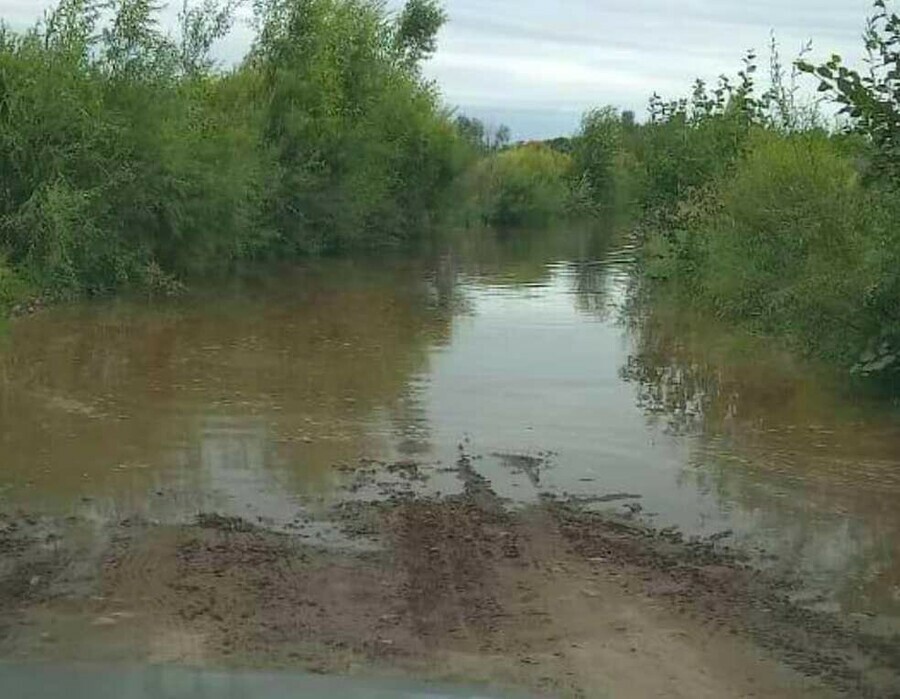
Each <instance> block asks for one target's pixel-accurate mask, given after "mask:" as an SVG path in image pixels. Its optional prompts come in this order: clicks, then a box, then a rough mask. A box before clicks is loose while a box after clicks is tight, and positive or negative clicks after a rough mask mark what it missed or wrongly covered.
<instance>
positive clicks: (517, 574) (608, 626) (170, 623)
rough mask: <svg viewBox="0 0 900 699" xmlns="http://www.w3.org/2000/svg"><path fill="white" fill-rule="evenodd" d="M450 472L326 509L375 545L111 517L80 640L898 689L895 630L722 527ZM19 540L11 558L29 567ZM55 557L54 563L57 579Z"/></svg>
mask: <svg viewBox="0 0 900 699" xmlns="http://www.w3.org/2000/svg"><path fill="white" fill-rule="evenodd" d="M388 468H389V467H388ZM406 470H410V471H412V470H413V469H412V468H411V467H408V466H407V467H406ZM455 470H456V473H457V475H458V477H459V479H460V481H461V483H462V486H463V487H462V492H461V493H459V494H456V495H450V496H444V497H417V496H414V495H413V494H412V493H411V492H410V490H409V489H406V488H403V487H393V489H390V488H389V489H388V492H386V493H385V494H386V495H387V496H388V499H387V500H381V501H375V502H344V503H342V504H340V505H338V506H336V507H335V508H334V510H333V512H332V517H333V521H334V523H335V524H337V525H339V526H340V527H341V528H343V529H344V530H345V532H347V533H348V534H349V535H350V536H356V537H373V536H374V537H375V538H376V539H377V540H378V542H380V544H381V548H380V549H377V550H374V551H354V550H336V549H328V548H327V547H325V546H324V545H322V544H320V545H313V544H311V543H310V541H309V539H305V538H303V536H302V535H301V534H297V533H291V534H286V533H279V532H274V531H270V530H267V529H265V528H263V527H259V526H256V525H253V524H250V523H248V522H246V521H244V520H242V519H239V518H229V517H223V516H220V515H217V514H214V513H210V514H204V515H200V516H199V517H197V519H196V521H195V522H194V523H193V524H191V525H186V526H176V525H171V526H164V525H151V524H148V523H146V522H142V521H138V520H134V521H131V520H126V521H123V522H120V523H119V525H118V526H117V527H116V534H115V536H114V537H113V540H112V544H111V545H110V547H109V549H108V550H107V551H106V555H105V564H104V565H103V566H102V570H100V571H99V574H98V579H97V581H95V584H93V585H91V586H89V587H85V588H84V594H85V596H87V595H88V594H91V595H94V594H95V592H96V590H99V591H100V594H99V595H96V596H95V597H91V598H90V599H83V600H82V601H81V602H77V600H76V603H77V604H81V605H82V607H83V609H84V611H85V614H86V626H85V635H84V638H85V639H88V638H91V639H92V642H93V643H94V644H95V646H96V644H103V643H106V644H109V643H114V642H116V641H128V642H129V643H131V644H132V646H133V649H132V652H133V654H134V657H135V659H137V660H151V661H154V662H177V663H187V664H199V665H212V666H220V665H225V666H242V667H272V666H277V667H287V668H302V669H304V670H307V671H315V672H324V673H340V674H347V673H351V674H352V673H360V672H362V673H365V674H378V673H388V674H396V673H401V674H407V675H413V676H416V677H422V678H432V679H444V680H463V681H465V682H484V683H489V684H499V685H501V686H504V687H512V688H525V689H529V690H533V691H539V692H542V693H546V694H550V695H552V696H571V697H580V696H604V695H613V696H617V697H625V698H626V699H627V698H630V697H635V698H637V697H646V696H660V695H662V696H672V697H685V698H686V699H687V698H688V697H690V699H696V698H700V697H709V699H719V697H729V696H748V695H751V694H755V695H757V696H770V697H812V696H816V697H827V696H832V689H834V690H837V691H839V692H843V693H844V694H845V695H847V694H848V695H850V696H859V697H878V698H879V699H880V698H881V697H895V696H897V692H896V691H895V690H896V689H897V688H898V687H900V682H898V681H897V679H898V678H900V658H898V657H897V656H898V651H900V645H893V644H892V643H891V639H881V640H879V639H872V638H868V637H865V636H864V635H862V634H860V633H859V632H858V631H856V630H854V629H852V628H849V627H847V626H845V625H841V624H839V623H838V622H837V621H835V620H834V619H832V618H831V617H828V616H827V615H817V614H814V613H812V612H809V611H807V610H804V609H802V608H801V607H799V606H798V605H795V604H793V603H791V602H790V598H789V594H790V586H788V585H786V584H784V583H783V582H782V581H778V580H775V579H770V578H768V577H767V576H765V575H764V574H761V573H758V572H756V571H753V570H751V569H749V568H747V567H745V566H744V564H743V563H742V562H741V561H740V560H739V559H737V558H736V557H734V556H732V555H730V554H728V553H727V552H725V551H723V550H722V548H721V547H720V546H718V545H717V544H716V543H715V542H712V541H706V542H685V541H683V540H681V538H680V537H679V536H678V535H677V534H675V533H672V532H666V531H654V530H651V529H649V528H647V527H644V526H642V525H640V524H639V523H637V522H635V521H620V520H616V519H612V518H611V516H609V515H605V514H598V513H595V512H592V511H590V509H589V507H588V506H587V505H585V504H584V503H579V502H574V501H562V500H557V499H554V498H551V497H549V496H547V497H543V498H542V499H541V500H540V501H539V502H538V503H536V504H534V505H531V506H524V507H520V508H510V507H507V505H506V503H504V501H503V500H502V499H501V498H499V497H498V496H497V494H496V493H495V491H494V490H493V487H492V485H491V483H490V482H489V481H488V480H487V479H485V478H484V477H483V476H482V475H481V474H480V473H479V472H478V470H477V469H476V461H475V460H474V459H473V458H472V457H470V456H469V455H467V454H466V453H465V452H464V451H461V452H460V454H459V457H458V459H457V462H456V464H455ZM416 473H417V474H418V470H417V469H416ZM25 538H26V539H27V537H25ZM4 541H5V539H4V538H3V531H0V546H3V545H6V544H4V543H3V542H4ZM10 545H11V544H10ZM16 545H17V546H21V545H23V544H21V543H20V544H16ZM28 546H30V544H29V545H28ZM28 546H25V548H24V549H22V550H21V551H19V552H18V553H17V554H16V555H17V556H20V559H17V560H19V561H20V562H21V563H23V564H24V565H28V564H30V563H33V564H38V563H39V562H40V561H41V560H42V559H41V558H40V557H39V556H37V555H36V554H35V553H33V552H32V553H28V551H32V549H30V548H28ZM34 550H36V549H34ZM22 570H26V568H23V569H22ZM55 570H56V572H55V573H54V572H52V571H51V572H50V573H48V578H51V579H52V578H53V576H54V575H57V576H63V577H64V575H65V569H64V568H57V569H55ZM17 579H21V576H19V578H17ZM60 582H61V581H59V580H50V581H49V582H48V585H49V584H50V583H52V584H53V585H56V586H58V584H59V583H60ZM62 582H64V581H62ZM41 584H43V583H41ZM38 587H39V586H38ZM21 588H22V586H21V585H19V586H18V587H15V586H13V587H10V588H9V589H10V590H12V593H11V594H10V595H8V597H7V598H6V600H5V601H6V602H8V604H6V606H3V605H0V623H2V622H3V621H8V620H9V619H12V618H13V611H14V610H15V611H17V612H18V611H20V610H25V611H27V609H28V608H29V607H30V606H33V604H34V603H35V601H36V600H35V597H34V596H33V595H32V594H30V590H23V589H21ZM70 602H71V601H70ZM40 603H41V604H43V605H47V604H50V607H49V609H50V611H52V610H53V607H52V604H51V601H48V599H46V598H45V597H42V599H41V600H40ZM97 619H101V620H102V619H105V620H110V628H106V626H101V627H99V628H94V627H93V626H92V623H93V622H95V621H96V620H97ZM126 620H127V621H126ZM103 634H107V635H106V636H104V635H103ZM117 634H118V635H117ZM79 640H80V639H79ZM95 646H92V644H91V643H79V644H78V645H77V646H73V647H72V648H70V649H69V652H70V653H71V655H72V657H73V658H76V659H80V658H82V657H85V654H88V653H89V652H90V649H91V648H92V647H95ZM763 649H765V650H763ZM785 665H789V666H791V667H793V668H795V669H796V672H794V671H789V670H787V669H786V668H785ZM808 678H812V679H808ZM823 682H824V683H827V686H826V684H823Z"/></svg>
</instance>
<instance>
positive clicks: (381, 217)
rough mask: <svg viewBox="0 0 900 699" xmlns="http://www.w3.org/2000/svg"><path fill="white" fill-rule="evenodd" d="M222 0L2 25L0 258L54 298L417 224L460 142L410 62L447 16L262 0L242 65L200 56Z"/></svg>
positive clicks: (227, 2) (119, 1) (68, 7)
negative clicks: (175, 15) (169, 20)
mask: <svg viewBox="0 0 900 699" xmlns="http://www.w3.org/2000/svg"><path fill="white" fill-rule="evenodd" d="M235 7H236V2H235V1H234V0H222V1H221V2H217V1H216V0H204V2H202V3H199V4H194V5H188V6H186V8H185V10H184V11H183V12H182V15H181V19H182V31H181V36H180V37H178V38H177V39H176V38H172V37H170V36H168V35H166V34H164V33H162V31H161V30H160V29H159V25H158V22H157V11H158V9H157V5H156V4H155V3H151V2H147V1H146V0H114V1H113V2H106V1H105V0H61V2H60V3H59V5H58V6H57V8H56V9H55V10H54V11H52V12H51V13H49V14H48V15H47V17H46V19H45V20H44V21H43V22H41V23H39V24H38V25H36V26H35V27H34V28H32V29H30V30H28V31H26V32H24V33H13V32H11V31H10V30H8V29H0V177H2V179H3V182H4V187H3V189H2V191H0V254H2V255H4V256H5V259H6V260H7V265H8V266H10V267H11V268H12V269H14V270H18V271H19V272H20V274H19V276H26V277H28V278H31V279H34V280H35V282H36V283H38V284H39V285H41V286H43V287H44V288H46V289H47V290H49V291H50V292H51V293H53V294H56V295H62V296H71V295H76V294H80V293H85V292H87V293H103V292H108V291H111V290H114V289H116V288H119V287H121V286H124V285H129V284H132V285H146V284H153V285H158V284H159V283H160V280H169V281H167V282H166V283H165V285H164V286H167V287H171V286H172V284H171V283H170V282H171V281H172V280H173V279H175V278H178V277H185V276H188V275H191V274H195V273H198V272H204V271H209V270H216V269H222V268H227V267H228V266H230V265H231V264H233V263H235V262H237V261H239V260H243V259H247V258H252V257H263V256H267V255H275V254H278V255H282V256H283V255H284V254H286V253H287V254H301V253H305V252H311V251H320V250H333V249H342V248H346V247H351V246H373V245H383V244H388V243H392V242H395V241H397V240H404V239H408V238H411V237H414V236H416V235H420V234H421V232H422V230H423V229H424V226H425V225H426V224H427V223H428V221H429V220H430V218H431V216H432V215H433V214H434V212H435V210H436V208H437V206H438V204H439V203H440V201H441V197H442V195H443V192H444V190H446V188H447V187H448V184H449V182H450V180H451V179H452V177H453V176H454V174H455V170H454V168H455V167H456V166H457V162H456V159H455V157H456V156H455V149H456V148H458V141H459V137H458V135H457V132H456V131H455V129H454V127H453V125H452V124H451V123H450V120H449V118H448V115H446V114H445V113H444V112H443V110H441V108H440V106H439V104H438V98H437V95H436V93H435V91H434V89H433V88H432V87H431V85H430V84H429V83H428V82H427V81H425V80H424V79H423V78H422V76H421V74H420V70H419V62H420V61H421V60H422V59H423V58H425V57H427V56H428V55H430V53H431V52H432V51H433V50H434V35H435V32H436V31H437V29H438V28H439V27H440V24H441V23H442V22H443V13H442V12H441V10H440V8H439V7H438V6H437V5H436V4H435V2H434V1H433V0H410V2H409V4H408V5H407V6H406V9H405V10H404V11H403V12H402V13H401V14H400V15H399V16H398V17H397V18H395V19H390V18H389V17H388V16H387V15H386V13H385V12H386V11H385V10H384V8H383V7H382V5H381V4H380V3H377V2H372V1H368V0H261V1H260V2H257V3H255V4H254V8H255V10H256V12H257V18H256V19H257V26H258V27H259V34H258V36H257V39H256V41H255V43H254V48H253V50H252V52H251V55H250V56H249V57H248V58H247V60H246V61H245V62H244V63H243V64H242V65H241V66H240V67H238V68H236V69H235V70H232V71H230V72H225V73H222V72H218V71H216V70H215V67H214V62H213V61H212V60H211V59H210V58H209V50H210V47H211V46H212V45H213V43H214V42H215V41H216V40H217V39H219V38H221V37H222V36H223V35H224V34H225V33H226V32H227V31H228V28H229V26H230V22H231V19H232V17H233V14H234V9H235Z"/></svg>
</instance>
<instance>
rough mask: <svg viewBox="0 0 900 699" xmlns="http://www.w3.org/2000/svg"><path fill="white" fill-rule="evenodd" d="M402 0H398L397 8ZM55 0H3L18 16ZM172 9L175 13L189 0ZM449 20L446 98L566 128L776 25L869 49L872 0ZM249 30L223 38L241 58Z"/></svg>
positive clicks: (505, 118) (479, 13)
mask: <svg viewBox="0 0 900 699" xmlns="http://www.w3.org/2000/svg"><path fill="white" fill-rule="evenodd" d="M401 2H402V0H389V2H388V5H389V6H390V7H397V6H399V5H400V4H401ZM51 4H54V2H53V0H0V16H2V17H3V19H4V20H6V22H7V23H9V24H11V25H12V26H14V27H21V26H24V25H26V24H28V23H30V22H32V21H33V20H34V19H36V18H37V17H38V16H39V15H40V14H41V12H42V11H43V9H44V8H46V7H48V6H49V5H51ZM170 4H171V8H170V9H169V10H167V14H168V17H169V18H170V20H174V16H175V14H176V8H177V7H178V6H180V4H181V2H180V0H177V2H171V3H170ZM445 7H446V9H447V13H448V15H449V18H450V19H449V22H448V23H447V25H446V27H445V28H444V29H443V31H442V33H441V37H440V48H439V50H438V53H437V55H436V56H435V58H434V59H433V60H432V61H431V63H430V64H429V66H428V69H427V70H428V74H429V75H430V76H431V77H433V78H434V79H436V80H437V81H438V83H439V84H440V86H441V89H442V92H443V94H444V97H445V99H446V101H447V102H448V103H449V104H452V105H456V106H458V107H459V108H460V109H462V110H463V111H465V112H466V113H469V114H471V115H474V116H478V117H480V118H482V119H484V120H486V121H488V122H490V123H493V124H497V123H501V122H502V123H506V124H508V125H509V126H510V127H511V128H512V130H513V136H514V137H516V138H539V137H546V136H553V135H558V134H561V133H569V132H571V131H573V130H574V129H575V128H576V126H577V123H578V119H579V117H580V115H581V113H582V112H583V111H584V110H585V109H586V108H589V107H591V106H597V105H603V104H614V105H617V106H619V107H622V108H625V109H633V110H635V111H636V112H638V114H639V115H641V114H643V112H644V111H645V109H646V105H647V99H648V97H649V96H650V94H651V93H652V92H653V91H657V92H659V93H660V94H662V95H663V96H669V97H678V96H682V95H685V94H686V93H687V92H688V91H689V89H690V86H691V83H692V82H693V80H694V78H696V77H703V78H705V79H709V80H713V79H715V77H716V76H717V75H719V74H721V73H722V72H728V73H732V74H733V73H734V72H735V71H736V70H737V68H738V66H739V65H740V59H741V56H742V55H743V53H744V51H745V50H746V49H748V48H757V49H758V50H759V51H760V53H761V54H764V53H765V49H766V47H767V45H768V41H769V34H770V32H771V31H772V30H774V31H775V32H776V35H777V37H778V39H779V42H780V43H781V44H782V49H783V54H784V55H785V57H786V58H792V57H793V56H794V55H796V53H797V50H798V49H799V47H800V46H801V44H802V43H803V42H804V41H806V40H808V39H811V40H812V41H813V48H814V55H815V56H819V57H822V56H828V55H830V54H831V53H840V54H841V55H843V56H844V57H845V58H846V59H849V60H858V59H859V57H860V55H861V43H862V42H861V40H860V35H861V32H862V28H863V24H864V21H865V18H866V16H867V14H869V11H870V9H871V0H557V1H556V2H552V1H550V0H445ZM249 38H250V32H249V29H248V28H246V27H243V26H238V27H237V28H236V29H235V31H234V33H233V35H232V36H231V37H229V39H228V40H226V41H225V42H223V44H222V45H221V46H220V47H218V49H217V50H218V53H219V55H221V56H222V57H223V59H224V60H229V61H233V60H236V59H237V58H239V56H240V55H241V53H242V52H243V50H244V49H245V48H246V46H247V44H248V43H249Z"/></svg>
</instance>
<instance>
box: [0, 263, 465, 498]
mask: <svg viewBox="0 0 900 699" xmlns="http://www.w3.org/2000/svg"><path fill="white" fill-rule="evenodd" d="M425 277H426V275H425V272H424V270H423V268H422V267H421V265H418V264H417V263H414V262H405V263H403V265H402V266H400V267H391V266H388V265H385V266H383V267H382V268H380V269H379V268H377V267H373V266H372V265H371V264H369V263H354V262H350V261H324V262H321V263H315V264H313V265H310V266H309V267H308V268H305V269H302V270H294V271H293V272H289V273H286V274H284V275H280V276H279V277H278V278H272V277H271V276H270V277H268V278H266V279H256V280H253V281H251V282H247V283H244V284H238V285H236V287H235V288H233V289H230V290H227V291H223V290H222V289H221V288H217V289H215V290H214V291H211V292H210V294H209V295H208V296H207V295H206V294H205V293H204V292H203V291H199V292H197V294H196V296H194V297H191V298H190V299H184V300H181V301H177V302H172V303H168V304H164V303H155V304H152V305H144V304H135V303H118V304H116V305H108V306H100V305H89V306H85V307H81V308H60V309H55V310H53V311H50V312H47V313H46V314H43V315H39V316H36V317H34V318H30V319H27V320H24V321H22V322H21V323H18V324H17V326H16V328H15V332H14V333H13V336H12V338H11V340H10V347H9V349H8V350H7V351H6V352H5V353H3V355H2V356H0V376H2V377H5V379H3V381H4V383H3V386H2V388H0V394H2V399H0V440H2V442H3V444H4V447H5V451H6V454H7V456H5V457H4V462H5V463H4V466H5V469H4V470H5V473H6V474H7V475H8V476H10V477H15V476H14V475H13V474H16V473H19V474H21V475H20V477H21V478H22V479H23V480H24V479H25V478H26V477H28V476H27V474H29V473H30V472H32V471H34V470H35V469H40V468H43V467H46V468H47V469H49V471H50V472H52V477H51V476H48V478H47V479H46V482H45V483H44V485H43V486H40V487H47V488H49V489H55V490H58V491H59V492H60V493H61V494H66V493H67V492H68V493H69V494H70V493H71V489H72V487H75V488H76V489H78V488H81V487H82V486H85V487H92V488H96V487H98V485H97V484H98V483H105V482H108V481H110V479H112V478H114V476H115V474H114V473H113V471H112V468H113V467H115V466H116V465H117V464H126V465H127V464H130V463H139V464H140V466H141V467H142V469H141V470H140V471H135V472H134V474H133V478H132V479H131V480H132V481H133V483H132V485H133V486H135V487H136V486H138V484H139V482H140V481H141V480H143V481H144V482H146V483H151V484H152V483H153V482H154V479H155V477H156V474H157V473H158V472H159V469H160V468H162V467H163V465H164V464H166V465H169V466H170V467H173V468H176V469H179V470H181V471H184V470H185V469H184V464H183V461H184V460H183V459H182V458H181V457H180V456H179V455H178V454H176V453H173V450H175V451H178V452H179V453H182V454H188V455H189V460H193V461H197V456H196V455H197V453H198V451H197V450H198V449H200V450H201V451H202V452H203V453H204V454H206V456H205V457H204V459H205V461H209V459H210V458H212V460H213V461H216V460H217V458H213V457H215V455H216V454H226V453H227V455H228V459H229V461H228V463H229V464H232V465H233V464H234V462H235V459H237V458H238V457H239V456H240V452H241V449H243V446H240V445H243V444H245V442H246V443H247V444H249V442H247V440H246V439H245V436H246V435H249V434H254V435H255V434H257V433H258V426H259V424H260V420H261V419H264V421H265V424H266V440H267V443H268V447H267V449H265V450H261V449H260V448H259V446H258V444H257V442H258V440H255V441H253V440H251V441H253V445H252V447H253V448H252V450H251V451H252V454H250V451H248V452H247V453H248V455H249V456H248V459H247V464H246V465H247V468H248V469H253V470H257V471H258V470H259V469H260V467H261V466H265V468H267V469H269V468H277V470H278V471H279V473H280V474H281V476H282V477H283V478H286V479H287V480H288V482H290V481H294V485H295V486H297V487H300V488H301V489H302V488H305V487H307V486H309V485H311V484H314V483H316V482H318V483H320V484H322V485H324V484H325V483H327V482H328V481H329V480H330V479H331V478H332V472H331V466H332V465H334V464H335V463H338V462H341V461H344V460H353V459H356V458H358V457H359V456H360V455H361V454H363V453H366V451H367V450H369V449H371V448H377V446H378V445H377V444H375V443H373V442H372V440H373V439H378V437H377V435H375V436H373V435H372V434H371V433H370V432H368V431H367V429H366V427H365V425H366V424H367V422H366V421H367V419H368V417H369V416H370V415H371V414H372V413H373V412H374V411H377V410H381V411H383V412H384V413H386V414H390V413H391V411H393V410H395V407H396V406H398V405H400V404H402V403H403V402H404V401H406V400H407V395H408V385H409V381H410V377H412V376H415V375H418V374H420V373H421V372H422V371H424V370H425V368H426V366H427V362H428V356H429V352H430V350H431V349H432V348H433V347H434V346H436V345H440V344H442V343H445V342H447V340H448V338H449V333H450V321H451V317H452V314H451V312H450V311H449V310H448V309H447V308H442V307H441V306H440V305H439V304H436V303H434V300H433V299H432V298H431V297H430V294H429V290H428V287H427V284H426V283H425V282H424V281H423V280H424V279H425ZM210 420H212V421H214V422H216V423H217V424H226V423H227V424H228V425H230V428H229V430H226V431H225V432H223V431H222V430H213V431H210V430H208V429H206V427H205V425H208V424H210ZM223 421H224V422H223ZM242 424H246V429H244V428H242V427H241V425H242ZM226 433H227V434H226ZM204 435H205V436H204ZM236 436H240V439H239V440H237V441H235V438H236ZM201 437H202V439H201ZM198 440H199V441H198ZM223 440H224V441H223ZM219 442H221V444H219ZM236 445H238V446H240V448H238V446H236ZM220 447H221V448H220ZM250 456H252V458H250ZM218 461H221V459H218ZM218 461H217V462H218ZM199 465H200V464H199V463H198V464H194V466H199ZM232 470H233V469H232ZM83 473H86V474H88V476H86V477H84V478H83V477H82V474H83ZM88 481H91V482H93V483H94V485H91V486H86V485H85V484H86V483H87V482H88Z"/></svg>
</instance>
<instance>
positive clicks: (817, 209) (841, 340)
mask: <svg viewBox="0 0 900 699" xmlns="http://www.w3.org/2000/svg"><path fill="white" fill-rule="evenodd" d="M719 197H720V208H719V210H718V211H717V213H716V215H714V216H712V217H711V218H710V220H709V221H708V222H707V223H706V225H705V226H704V227H703V230H702V234H703V251H702V254H703V255H704V258H703V260H702V264H703V271H702V274H703V279H702V285H703V289H704V292H705V294H707V295H708V297H709V299H710V300H711V301H712V303H713V305H714V306H715V308H716V310H717V311H719V312H720V313H722V314H724V315H727V316H731V317H736V318H744V319H750V320H752V321H753V322H754V323H756V324H758V325H759V326H760V327H762V328H764V329H765V330H767V331H773V330H774V331H779V332H783V333H786V334H790V335H793V336H795V337H797V338H802V341H803V342H805V343H809V344H810V345H811V346H812V347H814V348H816V349H818V350H820V351H823V350H824V351H827V352H828V353H839V352H841V351H842V348H843V347H845V346H852V345H853V344H854V342H853V340H851V338H850V336H851V335H852V334H854V331H856V332H860V331H862V328H859V329H854V328H853V320H852V319H853V317H854V315H855V313H856V311H857V310H858V309H859V305H860V303H859V300H860V299H861V298H862V296H863V286H864V281H863V279H862V278H861V276H860V274H859V272H858V270H859V269H860V266H861V264H862V261H863V248H862V234H863V231H862V230H861V226H860V224H861V223H862V222H863V220H864V214H865V193H864V191H863V189H862V187H861V185H860V181H859V177H858V175H857V173H856V171H855V170H854V167H853V163H852V161H850V160H849V159H848V158H845V157H843V156H842V155H841V154H840V153H839V152H838V151H837V150H836V149H835V147H834V146H833V145H832V143H831V142H830V141H829V139H827V138H825V137H822V136H817V135H806V134H804V135H796V136H780V135H777V134H772V133H757V134H755V136H754V138H753V139H752V142H751V144H750V146H749V152H748V154H747V156H746V157H745V158H744V159H742V161H741V162H740V164H739V165H738V167H737V168H736V171H735V172H734V174H733V175H731V176H729V177H726V178H725V179H724V181H723V182H722V184H721V187H720V189H719Z"/></svg>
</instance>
